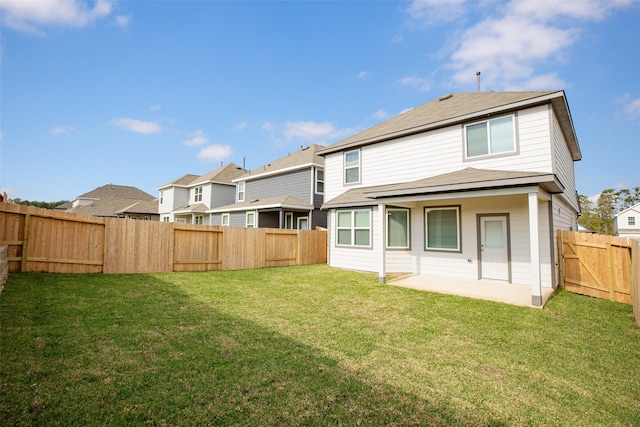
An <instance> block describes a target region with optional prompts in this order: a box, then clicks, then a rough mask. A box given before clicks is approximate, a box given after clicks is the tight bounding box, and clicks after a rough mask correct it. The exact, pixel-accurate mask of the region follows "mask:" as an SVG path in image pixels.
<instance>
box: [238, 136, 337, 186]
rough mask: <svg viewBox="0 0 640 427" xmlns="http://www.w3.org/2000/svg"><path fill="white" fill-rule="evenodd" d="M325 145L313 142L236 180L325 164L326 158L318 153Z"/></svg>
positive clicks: (245, 179)
mask: <svg viewBox="0 0 640 427" xmlns="http://www.w3.org/2000/svg"><path fill="white" fill-rule="evenodd" d="M324 148H325V147H324V146H322V145H318V144H311V145H309V146H307V147H303V148H301V149H300V150H298V151H296V152H294V153H289V154H288V155H286V156H284V157H281V158H279V159H278V160H274V161H273V162H271V163H267V164H266V165H263V166H260V167H259V168H256V169H254V170H252V171H251V172H247V173H246V174H244V175H243V176H241V177H240V178H239V179H236V180H235V181H247V180H251V179H256V178H259V177H263V176H266V175H274V174H278V173H282V172H288V171H291V170H295V169H299V168H301V167H305V166H310V165H312V164H318V165H324V158H323V157H322V156H320V155H318V152H319V151H320V150H322V149H324Z"/></svg>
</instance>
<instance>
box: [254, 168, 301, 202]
mask: <svg viewBox="0 0 640 427" xmlns="http://www.w3.org/2000/svg"><path fill="white" fill-rule="evenodd" d="M310 182H311V168H308V169H303V170H299V171H294V172H289V173H284V174H282V175H274V176H269V177H265V178H260V179H255V180H251V181H247V182H246V184H245V198H244V199H245V200H253V199H259V198H263V197H277V196H293V197H296V198H298V199H300V200H303V201H305V202H307V203H311V202H312V201H311V200H309V198H310V197H311V189H310V188H309V183H310Z"/></svg>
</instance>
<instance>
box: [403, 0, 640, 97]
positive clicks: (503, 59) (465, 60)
mask: <svg viewBox="0 0 640 427" xmlns="http://www.w3.org/2000/svg"><path fill="white" fill-rule="evenodd" d="M631 4H633V0H617V1H610V0H589V1H540V0H512V1H508V2H499V3H496V2H472V1H467V2H465V1H458V0H456V1H449V0H427V1H414V2H412V3H411V4H410V6H409V7H408V8H407V9H406V13H407V14H408V15H409V16H410V18H411V19H412V20H413V21H414V22H416V23H418V24H420V25H422V26H428V25H433V24H435V23H438V22H451V21H454V20H456V21H458V22H463V23H464V22H466V20H467V19H468V18H470V17H471V14H470V12H471V11H472V10H481V12H482V13H483V16H484V18H483V19H482V20H481V21H480V22H478V23H476V24H475V25H473V26H471V27H469V28H467V29H466V30H462V31H458V32H457V33H455V36H454V38H453V39H450V40H449V42H448V44H447V45H448V47H447V49H448V50H450V52H451V54H450V55H451V56H450V61H449V63H448V64H447V65H446V68H448V69H450V70H452V71H453V74H452V83H453V84H454V85H456V86H467V87H469V88H472V87H473V88H474V89H475V83H476V72H477V71H481V72H482V88H483V89H487V90H494V89H495V90H524V89H559V88H562V87H564V86H566V82H564V81H563V79H562V78H561V77H560V76H559V75H558V74H557V73H553V72H549V71H548V70H543V69H541V67H542V68H544V67H545V66H547V65H550V64H553V63H558V62H562V61H565V60H566V58H567V52H568V50H569V49H570V48H571V47H572V46H573V45H575V44H576V43H577V42H578V41H579V40H580V37H581V36H582V34H584V33H586V28H585V26H586V24H587V23H589V22H594V21H600V20H603V19H606V17H607V16H608V15H609V14H610V13H612V12H614V11H616V10H618V9H621V8H624V7H627V6H629V5H631ZM406 84H409V82H407V83H406Z"/></svg>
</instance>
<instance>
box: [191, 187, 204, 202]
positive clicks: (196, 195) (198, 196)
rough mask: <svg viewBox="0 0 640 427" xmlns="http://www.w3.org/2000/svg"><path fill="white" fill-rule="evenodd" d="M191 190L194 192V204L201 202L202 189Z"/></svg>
mask: <svg viewBox="0 0 640 427" xmlns="http://www.w3.org/2000/svg"><path fill="white" fill-rule="evenodd" d="M193 190H194V200H195V201H196V202H201V201H202V187H196V188H194V189H193Z"/></svg>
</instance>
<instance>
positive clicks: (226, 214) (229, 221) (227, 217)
mask: <svg viewBox="0 0 640 427" xmlns="http://www.w3.org/2000/svg"><path fill="white" fill-rule="evenodd" d="M225 218H226V219H227V223H226V224H225V223H224V219H225ZM230 223H231V215H229V214H228V213H223V214H222V217H221V218H220V225H222V226H223V227H229V224H230Z"/></svg>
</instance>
